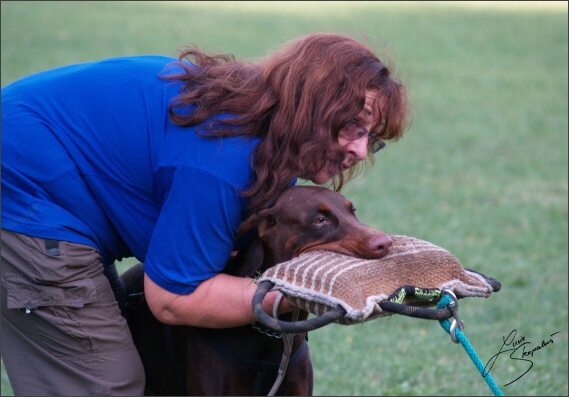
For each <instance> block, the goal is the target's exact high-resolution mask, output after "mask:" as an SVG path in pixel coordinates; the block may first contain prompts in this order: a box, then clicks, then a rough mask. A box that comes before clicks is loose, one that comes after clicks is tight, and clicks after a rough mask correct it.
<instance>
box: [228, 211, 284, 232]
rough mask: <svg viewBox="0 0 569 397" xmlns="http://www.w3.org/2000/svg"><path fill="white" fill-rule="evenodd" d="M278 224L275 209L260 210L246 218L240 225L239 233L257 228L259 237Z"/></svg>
mask: <svg viewBox="0 0 569 397" xmlns="http://www.w3.org/2000/svg"><path fill="white" fill-rule="evenodd" d="M275 224H276V219H275V216H274V211H273V210H272V209H271V208H268V209H265V210H262V211H259V212H256V213H254V214H253V215H251V216H250V217H249V218H247V219H245V220H244V221H243V222H242V223H241V225H239V230H237V235H238V236H241V235H243V234H244V233H246V232H247V231H249V230H251V229H253V228H256V229H257V234H258V235H259V237H263V235H264V234H265V233H266V231H267V230H268V229H269V228H270V227H272V226H274V225H275Z"/></svg>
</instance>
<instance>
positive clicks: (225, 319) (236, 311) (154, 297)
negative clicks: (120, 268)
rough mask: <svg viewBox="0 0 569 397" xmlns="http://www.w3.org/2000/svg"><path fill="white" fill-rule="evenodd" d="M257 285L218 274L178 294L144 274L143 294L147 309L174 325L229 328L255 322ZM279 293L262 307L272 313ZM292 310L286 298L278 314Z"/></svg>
mask: <svg viewBox="0 0 569 397" xmlns="http://www.w3.org/2000/svg"><path fill="white" fill-rule="evenodd" d="M256 290H257V285H256V284H255V283H254V282H253V280H252V279H250V278H244V277H235V276H229V275H227V274H223V273H220V274H217V275H216V276H214V277H211V278H209V279H207V280H205V281H203V282H202V283H201V284H200V285H199V286H198V287H197V288H196V290H195V291H194V292H192V293H191V294H188V295H178V294H175V293H172V292H169V291H167V290H165V289H163V288H162V287H160V286H159V285H157V284H156V283H154V282H153V281H152V280H151V279H150V277H148V276H147V275H146V274H145V275H144V293H145V296H146V301H147V303H148V307H149V308H150V310H151V311H152V313H153V314H154V316H155V317H156V318H157V319H158V320H159V321H161V322H163V323H165V324H171V325H192V326H198V327H204V328H230V327H237V326H241V325H245V324H249V323H252V322H255V321H256V318H255V315H254V314H253V307H252V301H253V294H254V293H255V291H256ZM277 294H278V291H273V292H270V293H268V294H267V296H266V297H265V299H264V300H263V308H264V309H265V311H266V312H267V313H269V314H271V313H272V310H273V304H274V302H275V299H276V297H277ZM291 310H292V306H291V305H290V303H289V302H288V300H287V299H283V301H282V303H281V305H280V307H279V312H280V313H285V312H288V311H291Z"/></svg>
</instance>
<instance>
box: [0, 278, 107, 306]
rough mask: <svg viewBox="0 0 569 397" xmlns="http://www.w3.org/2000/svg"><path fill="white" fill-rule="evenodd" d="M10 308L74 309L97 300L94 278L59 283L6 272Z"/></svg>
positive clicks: (7, 302)
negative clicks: (58, 307)
mask: <svg viewBox="0 0 569 397" xmlns="http://www.w3.org/2000/svg"><path fill="white" fill-rule="evenodd" d="M6 290H7V301H6V304H7V307H8V309H26V311H30V310H33V309H37V308H38V307H41V306H67V307H70V308H74V309H79V308H82V307H83V306H84V305H85V304H88V303H92V302H95V301H96V300H97V289H96V287H95V284H94V283H93V280H92V279H90V278H84V279H79V280H74V281H71V282H63V283H58V284H57V285H52V284H47V283H40V282H37V281H35V280H32V279H31V278H29V277H26V276H23V275H21V274H15V273H7V274H6Z"/></svg>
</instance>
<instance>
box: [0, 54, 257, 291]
mask: <svg viewBox="0 0 569 397" xmlns="http://www.w3.org/2000/svg"><path fill="white" fill-rule="evenodd" d="M173 61H176V59H174V58H170V57H165V56H158V55H144V56H134V57H120V58H112V59H107V60H102V61H96V62H90V63H83V64H77V65H70V66H66V67H61V68H57V69H53V70H49V71H45V72H41V73H37V74H34V75H31V76H28V77H25V78H23V79H21V80H18V81H16V82H14V83H12V84H9V85H7V86H5V87H3V88H2V228H4V229H7V230H11V231H14V232H18V233H24V234H27V235H31V236H36V237H43V238H50V239H57V240H66V241H71V242H75V243H81V244H86V245H89V246H92V247H94V248H96V249H97V250H98V251H99V252H100V253H101V256H102V260H103V263H104V264H105V265H108V264H111V263H113V262H114V261H115V260H120V259H122V258H125V257H131V256H135V257H136V258H137V259H138V260H140V261H144V263H145V270H146V272H147V273H148V275H149V276H150V278H151V279H152V280H153V281H154V282H156V283H157V284H158V285H160V286H161V287H163V288H165V289H167V290H169V291H171V292H174V293H178V294H187V293H190V292H192V291H193V290H194V289H195V288H196V287H197V286H198V285H199V283H200V282H202V281H203V280H205V279H207V278H210V277H212V276H214V275H215V274H217V273H219V272H220V271H221V270H222V269H223V267H224V265H225V262H226V260H227V258H228V257H229V256H230V253H231V251H232V250H233V249H236V248H237V247H238V246H239V245H240V244H241V243H242V241H238V238H237V236H236V232H237V229H238V226H239V224H240V223H241V222H242V221H243V220H244V219H245V217H246V216H247V209H246V207H247V201H246V200H245V199H244V198H243V197H242V196H240V194H239V191H240V190H242V189H246V188H248V187H249V186H250V181H251V178H252V175H253V174H252V168H251V167H252V166H251V161H250V155H251V152H252V150H253V149H254V147H255V146H256V145H257V144H258V143H259V141H258V139H246V138H244V137H234V138H224V139H220V138H203V137H200V136H198V135H197V134H196V133H195V132H194V128H183V127H179V126H177V125H174V124H173V123H172V122H171V121H170V120H169V118H168V104H169V101H170V100H171V99H172V98H173V97H174V96H176V95H177V94H178V93H179V90H180V87H181V85H180V83H179V82H171V81H164V80H161V79H160V78H159V74H161V73H171V72H172V71H173V70H176V71H179V69H176V67H174V66H168V64H169V63H171V62H173ZM224 117H229V116H228V115H221V116H219V118H224Z"/></svg>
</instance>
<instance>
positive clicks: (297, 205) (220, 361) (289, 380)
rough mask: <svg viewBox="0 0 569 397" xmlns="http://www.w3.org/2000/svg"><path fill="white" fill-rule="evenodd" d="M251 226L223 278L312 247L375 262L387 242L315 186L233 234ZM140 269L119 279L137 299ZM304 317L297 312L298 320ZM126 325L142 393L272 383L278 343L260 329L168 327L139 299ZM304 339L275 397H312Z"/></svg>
mask: <svg viewBox="0 0 569 397" xmlns="http://www.w3.org/2000/svg"><path fill="white" fill-rule="evenodd" d="M251 229H256V230H257V233H255V234H254V236H253V237H252V238H251V240H250V241H249V243H248V244H247V246H246V247H245V248H244V249H243V250H241V251H239V252H238V253H237V254H236V256H234V258H232V259H231V260H230V261H229V262H228V264H227V266H226V268H225V270H224V272H225V273H228V274H232V275H237V276H247V277H254V276H255V275H256V274H259V272H263V271H264V270H266V269H267V268H269V267H270V266H274V265H276V264H277V263H280V262H283V261H287V260H290V259H292V258H294V257H297V256H298V255H299V254H301V253H303V252H307V251H311V250H330V251H335V252H339V253H342V254H347V255H351V256H355V257H361V258H366V259H373V258H381V257H383V256H385V255H386V254H387V252H388V251H389V247H390V245H391V239H390V237H389V236H387V235H386V234H385V233H383V232H381V231H378V230H376V229H373V228H371V227H369V226H366V225H364V224H362V223H360V222H359V221H358V219H357V217H356V215H355V208H354V206H353V204H352V203H351V202H350V201H348V200H347V199H346V198H345V197H344V196H342V195H341V194H339V193H336V192H334V191H332V190H329V189H326V188H323V187H317V186H292V187H290V188H288V189H287V190H286V191H285V192H284V193H283V194H282V195H281V196H280V197H279V199H278V200H277V201H276V203H275V204H274V206H272V207H271V208H269V209H266V210H263V211H260V212H258V213H256V214H253V215H252V216H250V217H249V218H248V219H247V220H245V221H244V222H243V223H242V224H241V226H240V228H239V233H245V232H247V231H249V230H251ZM143 272H144V269H143V265H142V264H138V265H135V266H133V267H132V268H131V269H129V270H127V271H126V272H125V273H124V274H123V275H122V276H121V278H122V280H123V282H124V284H125V286H126V288H127V291H128V293H129V294H130V295H131V296H136V295H137V293H138V294H140V296H142V295H141V293H142V290H143V287H142V285H143ZM288 316H290V313H289V314H288ZM281 317H282V318H283V319H285V320H288V319H289V318H290V317H287V315H284V316H281ZM307 317H308V313H306V312H301V317H300V318H299V320H303V319H306V318H307ZM128 322H129V327H130V329H131V332H132V335H133V338H134V342H135V344H136V346H137V348H138V350H139V353H140V356H141V358H142V361H143V364H144V369H145V373H146V390H145V394H147V395H184V394H185V395H234V396H236V395H266V394H267V393H268V392H269V390H270V389H271V386H272V385H273V383H274V381H275V379H276V378H277V371H278V367H279V363H280V360H281V355H282V353H283V341H282V340H281V339H278V338H276V337H274V336H275V335H271V332H270V331H269V330H268V329H263V327H261V326H259V325H258V324H252V325H247V326H242V327H234V328H228V329H206V328H197V327H190V326H167V325H164V324H161V323H159V322H158V321H157V320H156V319H155V318H154V317H153V316H152V314H151V313H150V310H149V309H148V306H146V303H145V302H144V300H143V299H142V300H141V303H140V304H139V305H138V307H137V308H136V310H132V311H130V313H129V316H128ZM306 338H307V335H306V334H305V333H302V334H297V335H295V337H294V341H293V348H292V356H291V358H290V361H289V364H288V368H287V371H286V376H285V379H284V380H283V382H282V384H281V385H280V387H279V389H278V391H277V393H276V394H277V395H289V396H291V395H312V390H313V388H312V387H313V372H312V362H311V359H310V352H309V350H308V346H307V343H306Z"/></svg>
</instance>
